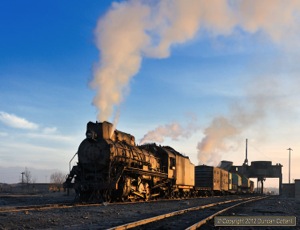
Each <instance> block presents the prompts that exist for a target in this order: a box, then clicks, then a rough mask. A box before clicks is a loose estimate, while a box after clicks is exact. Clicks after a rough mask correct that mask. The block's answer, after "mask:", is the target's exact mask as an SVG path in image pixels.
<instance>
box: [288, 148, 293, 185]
mask: <svg viewBox="0 0 300 230" xmlns="http://www.w3.org/2000/svg"><path fill="white" fill-rule="evenodd" d="M287 150H289V184H290V183H291V151H293V150H292V149H291V148H288V149H287Z"/></svg>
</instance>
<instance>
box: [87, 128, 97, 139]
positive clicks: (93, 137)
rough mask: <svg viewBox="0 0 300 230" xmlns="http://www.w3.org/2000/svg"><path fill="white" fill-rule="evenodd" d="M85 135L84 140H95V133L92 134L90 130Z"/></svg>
mask: <svg viewBox="0 0 300 230" xmlns="http://www.w3.org/2000/svg"><path fill="white" fill-rule="evenodd" d="M85 135H86V138H89V139H93V140H96V138H97V134H96V133H95V132H93V131H92V130H87V131H86V133H85Z"/></svg>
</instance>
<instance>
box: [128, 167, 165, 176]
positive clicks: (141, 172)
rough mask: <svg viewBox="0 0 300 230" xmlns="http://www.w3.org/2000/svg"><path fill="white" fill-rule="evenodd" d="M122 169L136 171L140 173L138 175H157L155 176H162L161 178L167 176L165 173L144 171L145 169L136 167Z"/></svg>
mask: <svg viewBox="0 0 300 230" xmlns="http://www.w3.org/2000/svg"><path fill="white" fill-rule="evenodd" d="M124 171H126V172H131V173H136V174H140V175H146V176H157V177H162V178H168V174H166V173H161V172H153V171H145V170H142V169H138V168H124Z"/></svg>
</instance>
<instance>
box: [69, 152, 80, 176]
mask: <svg viewBox="0 0 300 230" xmlns="http://www.w3.org/2000/svg"><path fill="white" fill-rule="evenodd" d="M77 153H78V152H76V153H75V154H74V156H73V157H72V159H71V160H70V161H69V172H71V162H72V161H73V159H74V157H75V156H76V155H77Z"/></svg>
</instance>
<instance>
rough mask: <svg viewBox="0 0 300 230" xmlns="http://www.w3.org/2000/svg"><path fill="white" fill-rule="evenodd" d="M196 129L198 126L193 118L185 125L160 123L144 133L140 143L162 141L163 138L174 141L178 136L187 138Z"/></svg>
mask: <svg viewBox="0 0 300 230" xmlns="http://www.w3.org/2000/svg"><path fill="white" fill-rule="evenodd" d="M198 129H199V127H198V126H197V125H195V120H193V121H191V122H190V123H189V124H188V125H187V126H186V127H184V126H182V125H181V124H179V123H177V122H173V123H171V124H166V125H160V126H158V127H157V128H155V129H154V130H151V131H149V132H148V133H147V134H145V135H144V137H143V138H142V139H141V141H140V144H144V143H150V142H158V143H162V142H164V139H165V138H171V139H172V140H174V141H177V140H178V139H179V138H189V137H190V136H191V135H192V134H193V133H194V132H196V131H197V130H198Z"/></svg>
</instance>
